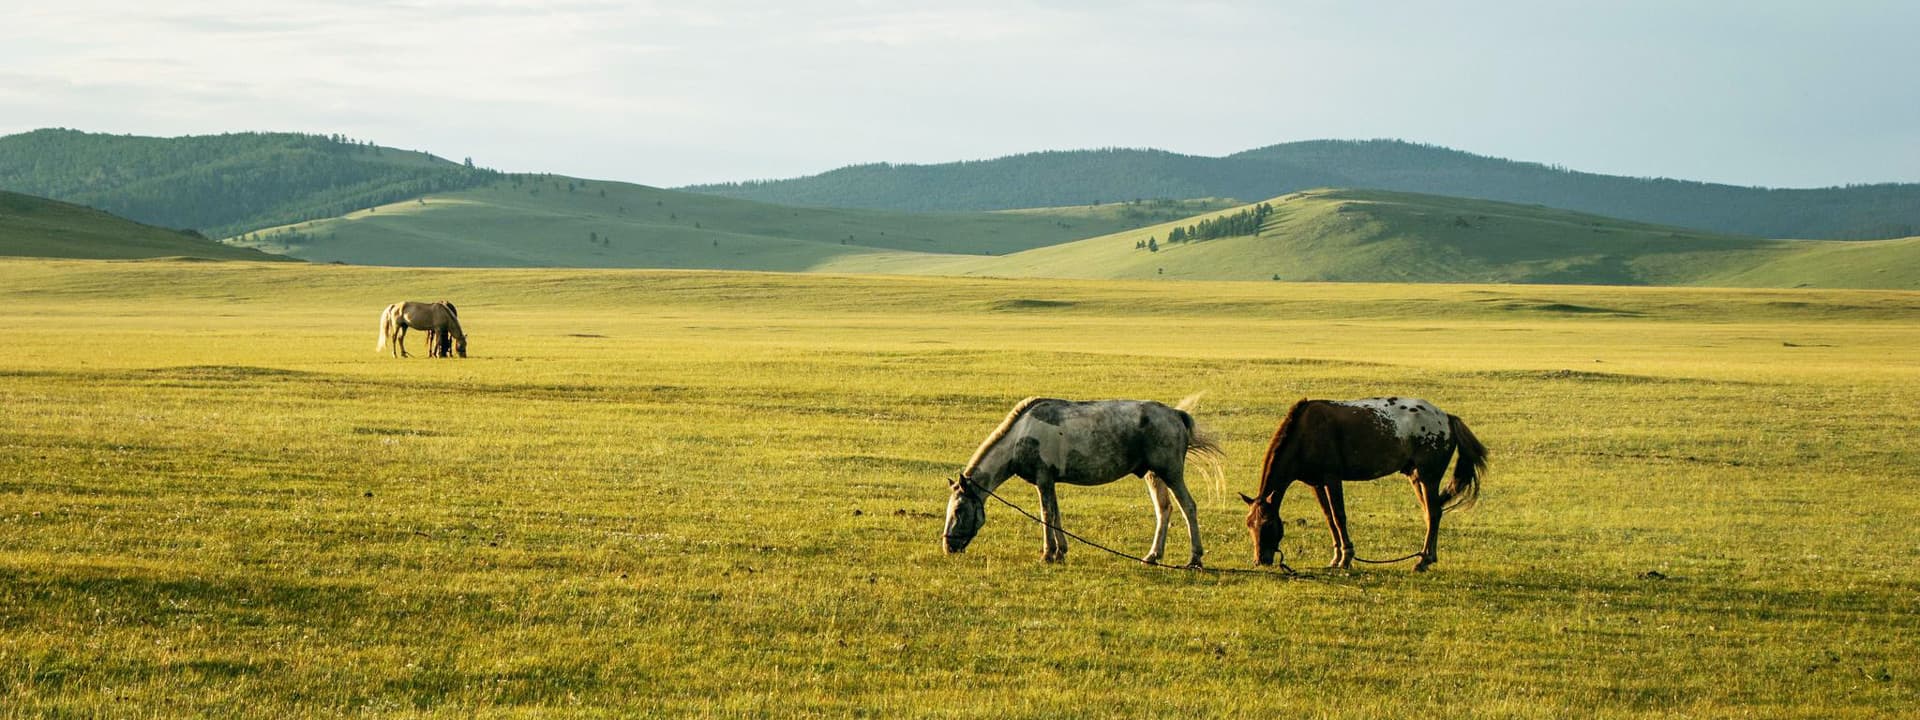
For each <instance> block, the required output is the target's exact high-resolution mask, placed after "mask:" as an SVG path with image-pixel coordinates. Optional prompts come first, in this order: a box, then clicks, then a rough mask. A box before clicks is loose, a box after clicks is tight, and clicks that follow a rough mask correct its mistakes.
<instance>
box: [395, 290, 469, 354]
mask: <svg viewBox="0 0 1920 720" xmlns="http://www.w3.org/2000/svg"><path fill="white" fill-rule="evenodd" d="M408 329H415V330H422V331H425V332H426V333H427V354H428V355H429V356H431V357H452V356H453V355H454V354H455V353H458V354H459V355H460V357H466V356H467V335H466V333H465V332H463V331H461V329H460V310H459V309H458V308H455V307H454V306H453V303H450V302H447V301H445V300H442V301H440V302H434V303H423V302H412V301H408V302H398V303H394V304H392V305H388V306H387V309H385V310H382V311H381V312H380V337H379V339H378V340H377V341H376V342H375V343H374V345H373V351H374V352H379V351H380V350H382V349H383V348H385V347H386V346H387V343H393V355H394V357H411V355H409V354H408V353H407V344H406V338H407V330H408Z"/></svg>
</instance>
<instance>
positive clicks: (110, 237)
mask: <svg viewBox="0 0 1920 720" xmlns="http://www.w3.org/2000/svg"><path fill="white" fill-rule="evenodd" d="M0 257H48V258H87V259H93V260H108V259H112V260H126V259H135V258H162V257H191V258H203V259H210V260H258V261H289V260H292V258H286V257H281V256H279V255H269V254H267V253H263V252H259V251H257V250H252V249H249V248H239V247H231V246H228V245H222V244H220V243H218V242H214V241H212V240H208V239H206V238H204V237H201V236H199V235H197V234H194V233H190V232H183V231H180V230H168V229H166V228H159V227H154V226H151V225H142V224H140V223H137V222H133V221H132V220H128V219H126V218H121V217H115V216H113V215H109V214H107V213H104V212H100V211H99V210H95V209H93V208H90V207H82V206H80V205H74V204H72V203H63V202H60V201H58V200H48V199H46V198H40V197H34V196H31V195H21V194H19V193H10V192H7V191H4V190H0Z"/></svg>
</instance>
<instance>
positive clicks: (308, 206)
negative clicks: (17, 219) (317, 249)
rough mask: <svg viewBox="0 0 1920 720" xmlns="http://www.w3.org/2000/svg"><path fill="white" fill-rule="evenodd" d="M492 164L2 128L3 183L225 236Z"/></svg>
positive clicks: (273, 141) (275, 144)
mask: <svg viewBox="0 0 1920 720" xmlns="http://www.w3.org/2000/svg"><path fill="white" fill-rule="evenodd" d="M497 177H498V174H497V173H494V172H492V171H488V170H484V169H479V168H474V167H472V166H470V165H465V164H460V163H455V162H451V161H448V160H444V159H441V158H438V157H434V156H433V155H430V154H426V153H418V152H411V151H405V150H395V149H392V148H384V147H380V146H377V145H372V144H368V143H362V142H355V141H352V140H349V139H347V138H345V137H342V136H338V135H307V134H300V133H230V134H224V135H196V136H186V137H177V138H157V137H140V136H132V135H107V134H102V133H87V132H81V131H78V130H66V129H44V130H34V131H32V132H26V133H20V134H17V135H9V136H6V137H0V189H4V190H11V191H14V192H20V193H26V194H29V195H37V196H41V197H48V198H53V199H56V200H63V201H66V202H71V203H78V204H81V205H86V206H89V207H93V208H98V209H100V210H105V211H107V212H110V213H113V214H115V215H119V216H122V217H126V218H129V219H132V220H136V221H139V222H142V223H147V224H150V225H158V226H162V227H169V228H182V229H193V230H197V231H199V232H201V233H202V234H205V235H207V236H208V237H222V236H226V235H232V234H236V233H239V232H243V231H247V230H253V229H257V228H262V227H271V226H275V225H284V224H287V223H293V222H299V221H303V220H312V219H317V218H326V217H335V216H339V215H345V214H347V213H349V212H352V211H354V210H360V209H364V208H367V207H371V206H374V205H379V204H381V203H387V202H393V201H396V200H403V199H407V198H412V197H418V196H420V195H424V194H427V193H431V192H444V191H448V190H457V189H461V188H467V187H473V186H475V185H479V184H481V183H485V182H489V181H492V180H494V179H495V178H497Z"/></svg>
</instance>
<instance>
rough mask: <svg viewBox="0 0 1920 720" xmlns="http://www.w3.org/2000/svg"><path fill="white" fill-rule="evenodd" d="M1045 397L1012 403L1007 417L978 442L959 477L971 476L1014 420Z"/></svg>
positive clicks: (1005, 434)
mask: <svg viewBox="0 0 1920 720" xmlns="http://www.w3.org/2000/svg"><path fill="white" fill-rule="evenodd" d="M1045 399H1046V398H1043V397H1030V398H1027V399H1025V400H1021V401H1020V402H1019V404H1016V405H1014V406H1013V410H1012V411H1011V412H1008V413H1007V419H1005V420H1001V421H1000V427H997V428H994V429H993V432H991V433H988V434H987V439H986V441H985V442H982V443H980V449H978V450H975V451H973V458H972V459H971V460H968V461H967V469H965V470H961V471H960V477H963V478H965V477H973V471H975V470H978V469H980V461H981V460H985V459H986V457H987V451H988V450H990V449H992V448H993V446H994V444H995V443H998V442H1000V439H1001V438H1004V437H1006V436H1007V433H1009V432H1012V431H1013V423H1014V421H1016V420H1019V419H1020V416H1021V415H1024V414H1026V412H1027V410H1028V409H1029V408H1032V407H1033V406H1034V404H1035V403H1038V402H1040V401H1041V400H1045Z"/></svg>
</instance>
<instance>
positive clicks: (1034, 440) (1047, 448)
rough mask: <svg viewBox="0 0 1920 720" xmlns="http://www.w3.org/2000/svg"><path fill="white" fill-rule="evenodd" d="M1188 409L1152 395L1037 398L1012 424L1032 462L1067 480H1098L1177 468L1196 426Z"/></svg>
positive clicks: (1091, 482) (1092, 482)
mask: <svg viewBox="0 0 1920 720" xmlns="http://www.w3.org/2000/svg"><path fill="white" fill-rule="evenodd" d="M1184 415H1185V413H1183V412H1181V411H1179V410H1175V409H1173V408H1171V407H1167V406H1166V405H1164V404H1161V403H1159V402H1155V401H1152V400H1090V401H1073V400H1059V399H1053V398H1047V399H1042V400H1039V401H1036V402H1033V403H1032V404H1031V406H1030V407H1028V408H1027V410H1026V412H1025V413H1024V414H1023V416H1022V417H1021V419H1020V421H1019V423H1018V424H1016V425H1015V426H1014V428H1013V429H1012V430H1013V433H1012V434H1013V435H1015V436H1016V437H1015V438H1014V440H1015V441H1016V442H1019V443H1021V444H1022V445H1025V446H1027V447H1028V448H1029V451H1028V452H1027V453H1023V455H1026V457H1023V460H1026V461H1027V462H1028V463H1031V464H1034V465H1036V466H1039V465H1045V466H1047V467H1050V468H1051V469H1053V470H1054V472H1056V473H1057V474H1058V475H1059V479H1060V480H1061V481H1063V482H1067V483H1071V484H1076V485H1098V484H1101V483H1107V482H1112V481H1113V480H1116V479H1118V478H1120V477H1122V476H1125V475H1130V474H1136V473H1139V472H1146V471H1163V472H1164V471H1167V470H1170V469H1173V468H1178V467H1180V466H1181V465H1182V462H1183V460H1184V459H1185V457H1186V452H1187V442H1188V440H1189V439H1190V436H1191V433H1192V430H1191V426H1190V424H1189V422H1188V420H1187V419H1185V418H1184V417H1183V416H1184Z"/></svg>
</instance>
